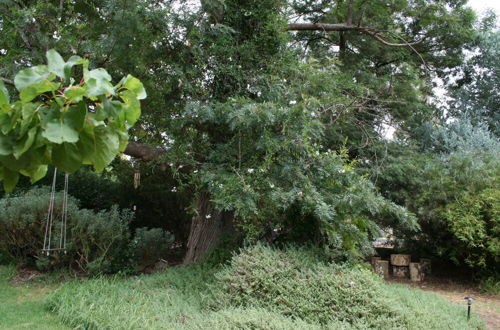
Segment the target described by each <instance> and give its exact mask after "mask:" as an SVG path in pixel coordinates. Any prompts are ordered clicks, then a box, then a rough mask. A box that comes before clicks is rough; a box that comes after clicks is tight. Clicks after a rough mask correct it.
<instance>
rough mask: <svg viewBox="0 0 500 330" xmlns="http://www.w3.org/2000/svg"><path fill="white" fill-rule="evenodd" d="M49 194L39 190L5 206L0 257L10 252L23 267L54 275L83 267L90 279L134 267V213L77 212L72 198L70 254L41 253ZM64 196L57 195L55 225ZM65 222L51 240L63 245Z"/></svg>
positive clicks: (0, 203)
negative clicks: (131, 247)
mask: <svg viewBox="0 0 500 330" xmlns="http://www.w3.org/2000/svg"><path fill="white" fill-rule="evenodd" d="M49 197H50V192H49V189H48V188H47V187H36V188H33V189H31V190H29V191H27V192H26V193H23V194H20V195H19V196H18V197H10V198H4V199H1V200H0V209H1V210H2V212H1V213H0V236H1V237H2V240H0V251H4V252H6V253H7V254H8V255H9V256H10V257H12V258H13V259H14V261H15V262H16V263H17V264H18V265H21V266H22V265H31V266H32V265H36V266H37V267H38V268H39V269H42V270H49V269H54V268H60V267H63V266H78V267H79V268H80V270H82V271H84V272H88V273H90V274H98V273H109V272H115V271H118V270H119V269H121V268H123V267H125V266H124V265H125V264H127V263H128V262H129V260H128V259H127V258H128V253H127V252H126V251H127V248H128V243H129V239H130V237H129V236H130V235H129V231H128V224H129V222H130V221H131V220H132V218H133V215H132V213H131V212H130V211H127V210H123V211H119V210H118V208H117V207H113V208H112V209H111V210H110V211H101V212H98V213H96V212H94V211H90V210H85V209H79V208H78V202H77V200H75V199H74V198H72V197H69V198H68V223H67V235H68V237H67V243H68V244H67V253H66V254H63V253H52V254H50V256H46V255H44V254H43V253H42V247H43V242H44V234H45V224H46V221H47V210H48V207H49ZM61 205H62V193H60V192H59V193H56V199H55V205H54V219H60V218H61ZM59 229H60V222H59V221H56V223H55V228H54V230H53V236H52V240H53V241H54V242H59V238H60V234H59V233H60V230H59Z"/></svg>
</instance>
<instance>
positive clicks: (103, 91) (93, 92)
mask: <svg viewBox="0 0 500 330" xmlns="http://www.w3.org/2000/svg"><path fill="white" fill-rule="evenodd" d="M108 94H109V95H115V90H114V89H113V86H112V85H111V83H109V82H107V81H104V80H96V79H94V78H91V79H89V80H88V81H87V96H89V97H97V96H101V95H108Z"/></svg>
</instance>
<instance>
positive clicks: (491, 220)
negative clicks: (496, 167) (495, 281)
mask: <svg viewBox="0 0 500 330" xmlns="http://www.w3.org/2000/svg"><path fill="white" fill-rule="evenodd" d="M446 219H447V220H448V224H449V227H450V231H451V232H452V233H453V235H454V236H455V237H456V239H457V240H459V241H460V244H459V246H457V247H456V249H455V253H456V258H457V259H464V260H465V262H466V263H467V264H468V265H469V266H471V267H475V268H478V269H483V270H486V271H488V269H497V267H498V265H500V190H497V189H486V190H484V191H482V192H481V193H480V194H465V195H464V196H463V197H462V198H460V199H459V200H457V201H456V202H454V203H452V204H451V205H449V207H448V210H447V212H446Z"/></svg>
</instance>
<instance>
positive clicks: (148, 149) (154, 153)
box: [124, 142, 167, 162]
mask: <svg viewBox="0 0 500 330" xmlns="http://www.w3.org/2000/svg"><path fill="white" fill-rule="evenodd" d="M166 152H167V151H166V150H165V149H163V148H158V147H152V146H149V145H147V144H143V143H138V142H129V143H128V145H127V148H126V149H125V151H124V154H126V155H129V156H131V157H134V158H138V159H140V160H142V161H145V162H148V161H151V160H154V159H156V158H158V157H160V156H161V155H163V154H164V153H166Z"/></svg>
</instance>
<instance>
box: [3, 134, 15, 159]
mask: <svg viewBox="0 0 500 330" xmlns="http://www.w3.org/2000/svg"><path fill="white" fill-rule="evenodd" d="M12 140H13V139H12V137H10V136H6V135H3V134H2V133H0V155H1V156H8V155H10V154H12V146H13V144H14V143H13V141H12Z"/></svg>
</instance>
